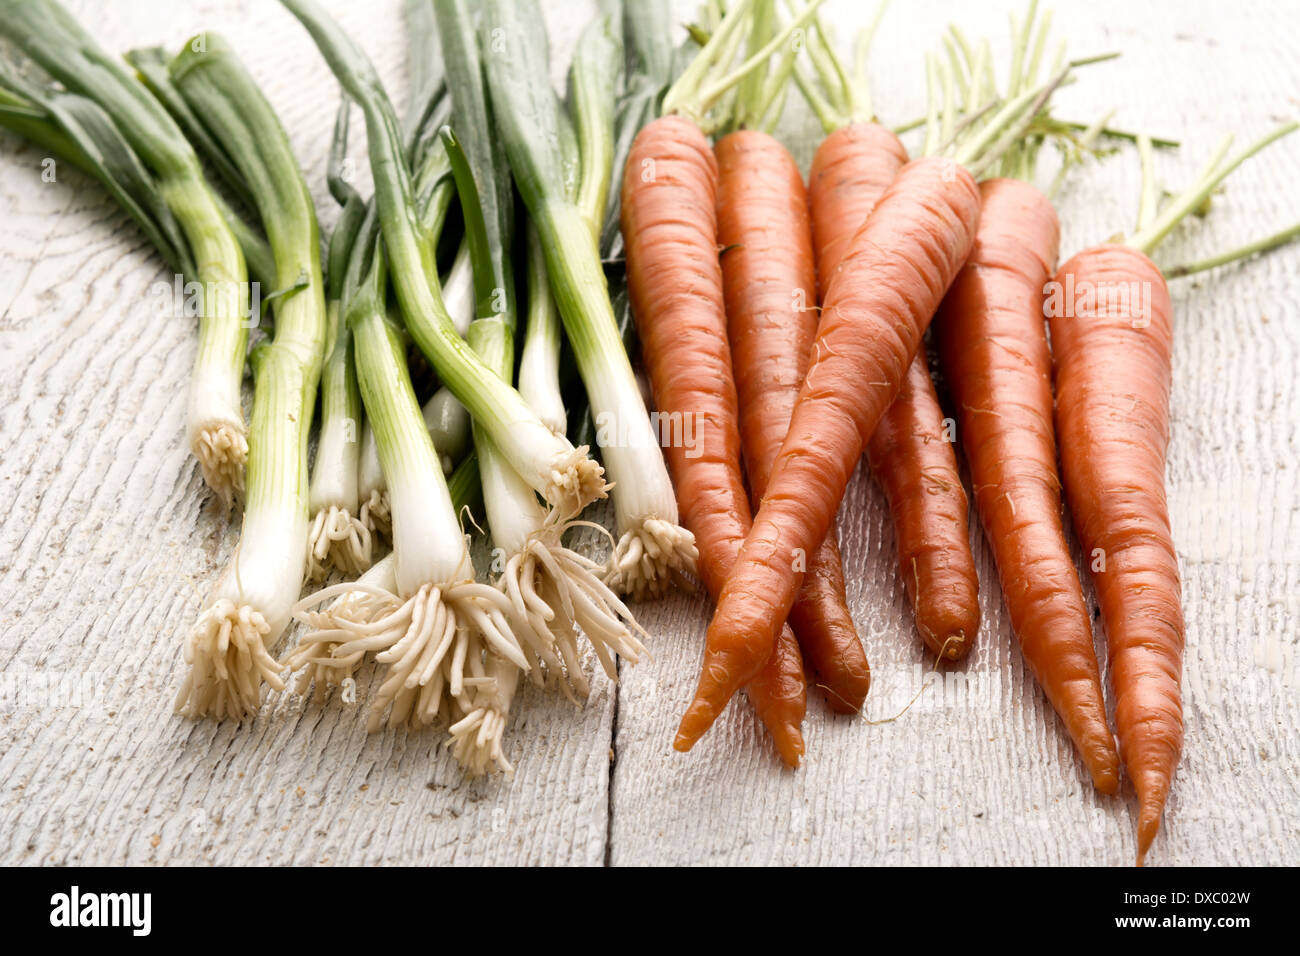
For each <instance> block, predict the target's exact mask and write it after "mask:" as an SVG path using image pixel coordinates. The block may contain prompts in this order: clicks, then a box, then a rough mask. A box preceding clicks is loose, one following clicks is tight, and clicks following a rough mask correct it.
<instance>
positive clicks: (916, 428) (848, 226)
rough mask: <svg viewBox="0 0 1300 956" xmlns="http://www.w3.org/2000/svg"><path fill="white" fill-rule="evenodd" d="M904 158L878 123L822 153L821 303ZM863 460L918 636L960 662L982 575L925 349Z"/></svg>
mask: <svg viewBox="0 0 1300 956" xmlns="http://www.w3.org/2000/svg"><path fill="white" fill-rule="evenodd" d="M906 162H907V151H906V150H905V149H904V148H903V145H902V143H900V142H899V141H898V137H897V136H895V135H894V134H893V133H892V132H890V131H889V130H888V129H885V128H884V127H883V126H879V125H877V124H874V123H855V124H851V125H849V126H845V127H843V128H841V129H839V130H836V131H835V132H834V133H832V134H831V135H830V136H828V137H826V139H825V140H823V141H822V145H821V146H820V147H818V149H817V152H816V154H815V155H814V157H813V164H812V170H811V172H810V174H809V180H810V182H811V184H812V188H811V190H810V196H809V198H810V202H811V208H812V222H813V235H814V236H815V237H816V241H817V272H818V276H819V277H820V280H821V281H820V288H821V289H822V292H823V297H824V293H825V291H826V288H827V287H828V286H829V285H830V279H831V276H833V275H834V274H835V271H836V270H837V269H838V268H839V264H840V260H841V259H842V258H843V256H844V253H845V252H846V251H847V250H848V248H849V244H850V242H851V241H852V239H853V236H854V234H855V233H856V232H857V230H858V228H859V227H860V226H861V225H862V223H863V222H864V221H865V220H866V218H867V216H868V215H869V214H870V213H871V209H872V207H873V206H875V204H876V202H877V200H879V199H880V196H881V195H882V194H883V193H884V191H885V190H886V189H887V188H888V187H889V184H890V183H891V182H893V180H894V177H895V176H897V175H898V171H899V170H900V169H902V167H903V165H904V164H905V163H906ZM867 463H868V464H869V465H870V466H871V470H872V472H873V473H874V474H875V476H876V480H877V481H878V482H879V483H880V485H881V487H882V488H883V489H884V492H885V497H886V499H887V500H888V502H889V512H890V514H891V515H892V517H893V522H894V537H895V539H896V540H897V542H898V565H899V572H900V575H901V577H902V580H903V585H904V587H905V588H906V590H907V597H908V603H910V604H911V606H912V611H913V617H914V618H915V620H916V628H917V631H918V633H919V634H920V635H921V639H922V640H923V641H924V642H925V644H926V646H927V647H928V648H929V649H930V650H931V651H932V652H933V653H935V654H940V655H942V656H943V657H944V658H945V659H947V660H959V659H960V658H962V657H965V656H966V654H967V653H968V652H969V651H970V648H971V647H972V646H973V644H974V642H975V636H976V635H977V634H978V633H979V626H980V606H979V577H978V575H977V574H976V572H975V557H974V555H973V554H972V553H971V548H970V537H969V533H968V530H967V525H968V511H969V505H968V502H967V500H966V491H965V489H964V488H963V487H962V483H961V474H960V473H959V472H958V470H957V457H956V455H955V454H954V452H953V448H952V444H951V442H949V441H947V440H946V437H945V435H944V427H943V412H942V410H941V409H940V406H939V397H938V395H936V394H935V391H934V382H933V381H931V379H930V369H929V365H928V362H927V361H926V355H925V350H924V349H923V348H922V349H920V350H919V351H918V353H917V356H916V358H914V359H913V360H912V365H911V366H910V367H909V368H908V372H907V376H906V377H905V378H904V379H903V386H902V388H901V390H900V391H899V393H898V397H897V398H896V399H895V400H894V403H893V404H892V405H890V406H889V410H888V411H887V412H885V415H884V417H883V418H882V419H881V421H880V424H879V425H878V426H877V427H876V430H875V431H874V432H873V433H872V435H871V440H870V441H869V442H868V443H867Z"/></svg>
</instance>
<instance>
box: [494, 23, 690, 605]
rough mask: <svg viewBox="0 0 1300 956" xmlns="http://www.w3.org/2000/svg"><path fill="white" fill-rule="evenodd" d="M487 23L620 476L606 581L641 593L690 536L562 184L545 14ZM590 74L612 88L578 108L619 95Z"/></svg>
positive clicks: (511, 131)
mask: <svg viewBox="0 0 1300 956" xmlns="http://www.w3.org/2000/svg"><path fill="white" fill-rule="evenodd" d="M483 31H484V35H485V36H488V37H491V41H490V42H493V43H496V44H497V45H498V50H499V52H497V53H495V54H494V55H493V56H490V57H488V58H487V74H488V84H489V87H490V89H491V91H492V100H493V103H494V105H495V110H496V113H495V115H496V121H497V127H498V129H499V131H500V133H501V136H502V139H503V140H504V142H505V146H506V153H507V155H508V156H509V157H510V165H511V168H512V169H513V170H514V173H515V179H516V181H517V183H518V184H519V191H520V193H521V194H522V195H523V199H524V203H525V205H526V206H527V207H528V212H529V215H530V216H531V218H532V221H533V222H534V223H535V224H536V226H537V231H538V233H539V234H540V236H541V240H542V247H543V250H544V252H545V254H546V265H547V273H548V275H549V276H550V281H551V290H552V292H553V293H554V295H555V299H556V302H557V304H558V305H559V310H560V316H561V318H562V319H563V320H564V328H565V331H566V332H567V334H568V338H569V342H570V344H571V345H572V346H573V352H574V357H575V359H576V360H577V365H578V370H579V373H580V375H581V376H582V381H583V384H584V385H585V386H586V389H587V394H588V396H589V398H590V400H591V408H592V411H593V413H594V417H595V420H596V424H597V427H598V437H600V438H603V439H604V440H603V441H600V446H601V455H602V457H603V459H604V462H605V466H606V468H608V469H609V474H610V477H611V478H612V479H613V487H614V512H615V516H616V519H617V523H618V541H617V544H616V546H615V549H614V553H613V556H612V557H611V571H610V580H611V581H612V582H613V583H614V584H615V585H616V586H617V587H618V588H619V589H620V590H622V591H625V592H627V593H631V594H635V595H638V596H640V595H642V594H645V593H652V594H653V593H659V592H661V591H662V590H664V589H665V588H666V587H667V586H668V585H669V584H671V582H672V581H673V579H674V578H675V577H676V576H677V574H678V573H679V572H682V571H691V570H693V569H694V565H695V558H696V550H695V540H694V537H693V536H692V535H691V534H690V532H688V531H686V530H685V529H684V528H681V527H679V526H678V523H677V522H678V517H677V501H676V499H675V497H674V495H673V488H672V484H671V482H670V481H669V479H668V470H667V468H666V466H665V464H664V459H663V454H662V452H661V451H660V449H659V442H658V439H657V437H656V435H655V433H654V429H653V428H652V426H651V422H650V416H649V414H648V413H647V411H646V407H645V401H644V400H643V399H642V396H641V390H640V387H639V386H638V385H637V381H636V376H635V374H634V373H633V371H632V363H631V362H630V361H629V359H628V356H627V352H626V351H625V349H624V347H623V341H622V338H621V337H620V335H619V332H618V327H617V323H616V320H615V318H614V312H613V308H612V306H611V304H610V300H609V292H608V288H607V286H606V283H605V275H604V271H603V269H602V267H601V261H600V252H599V250H598V248H597V245H596V241H597V240H596V236H595V234H594V232H593V225H592V223H593V217H592V216H590V215H589V214H588V213H587V212H586V211H584V210H583V209H582V208H581V207H579V206H578V205H577V204H576V203H575V202H574V200H573V199H571V198H570V196H569V194H568V192H567V190H566V187H565V182H564V157H563V153H562V149H561V148H560V147H559V144H560V142H561V138H560V130H561V128H562V125H563V122H564V121H563V120H562V119H561V117H560V104H559V101H558V98H557V97H556V95H555V93H554V91H553V90H552V88H551V85H550V79H549V76H550V71H549V66H548V63H547V59H548V53H547V44H546V42H545V37H546V29H545V25H544V24H543V23H542V19H541V12H540V10H539V9H538V7H537V4H536V2H526V0H490V2H489V3H487V4H485V8H484V19H483ZM596 72H597V73H599V71H596ZM575 75H578V74H575ZM591 80H592V81H593V82H595V83H608V85H609V88H608V89H607V90H602V91H594V92H593V95H592V96H591V97H589V98H588V97H583V96H578V97H575V100H574V102H575V104H576V105H580V104H582V103H584V102H600V101H603V100H605V99H608V98H609V97H612V95H613V89H612V83H609V82H608V78H607V77H604V76H599V75H598V76H596V77H593V78H591ZM577 126H578V128H579V129H581V130H583V132H584V133H586V134H589V135H592V136H595V137H599V138H604V137H612V135H613V134H612V129H611V127H610V124H608V123H602V122H593V123H586V122H583V121H581V120H580V121H579V122H578V124H577ZM579 149H580V155H587V154H593V153H595V154H605V152H606V151H605V149H604V148H603V147H600V146H598V145H597V144H594V143H585V144H580V147H579ZM598 215H599V213H597V216H598ZM597 221H598V220H597Z"/></svg>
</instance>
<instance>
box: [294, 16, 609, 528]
mask: <svg viewBox="0 0 1300 956" xmlns="http://www.w3.org/2000/svg"><path fill="white" fill-rule="evenodd" d="M284 3H285V5H286V6H287V7H288V8H289V10H290V11H291V12H292V13H293V14H294V15H295V16H296V17H297V18H298V19H299V20H300V21H301V22H302V23H303V25H304V26H306V27H307V29H308V32H309V33H311V35H312V38H313V39H314V40H315V41H316V44H317V46H318V47H319V48H320V50H321V52H322V53H323V54H324V56H325V59H326V62H327V63H328V64H329V66H330V68H331V69H332V70H333V71H334V73H335V75H336V76H337V77H338V79H339V81H340V82H341V83H342V84H343V87H344V89H346V90H347V92H348V94H349V95H350V96H352V98H353V99H355V100H356V101H357V102H358V103H359V104H360V106H361V108H362V112H363V113H364V114H365V117H366V130H367V140H368V146H369V150H370V165H371V171H372V173H373V174H374V180H375V198H376V204H377V206H378V209H379V218H380V221H381V224H382V228H383V236H384V248H385V252H386V255H387V256H388V258H389V259H390V260H391V263H392V274H393V283H394V286H395V287H396V290H397V299H398V302H399V304H400V305H401V309H402V315H403V318H404V319H405V322H406V327H407V329H408V330H409V331H410V333H411V337H412V338H413V339H414V340H415V343H416V345H418V346H419V348H420V350H421V351H422V352H423V353H424V354H425V355H426V356H427V357H428V359H429V360H430V361H431V362H432V363H433V366H434V368H435V369H436V370H437V372H438V375H439V377H440V378H441V379H442V382H443V384H444V385H446V386H447V387H448V388H449V389H450V390H451V391H452V393H453V394H455V396H456V398H457V399H459V400H460V402H461V403H462V404H463V405H464V406H465V407H466V408H467V409H468V410H469V412H470V414H471V415H472V416H473V418H474V420H475V422H477V423H478V424H479V425H480V426H481V427H483V428H484V429H486V430H487V431H488V432H489V433H490V434H491V435H492V439H493V441H494V442H495V443H496V444H497V447H498V448H499V449H500V450H501V451H502V452H503V453H504V454H505V455H506V456H507V457H508V458H509V459H510V462H511V464H512V465H513V466H514V468H515V469H516V470H517V471H518V472H519V474H520V476H521V477H523V478H524V480H525V481H527V482H528V484H529V486H530V487H532V488H534V489H535V490H536V491H538V492H539V493H540V494H542V496H543V497H544V498H545V499H546V500H547V501H548V502H549V503H550V504H551V505H552V506H555V507H559V508H561V509H563V510H564V511H565V512H566V513H570V514H576V513H577V512H578V511H580V510H581V509H582V508H583V507H584V506H585V505H586V504H587V503H589V502H590V501H593V500H594V499H596V498H598V497H602V496H603V495H604V494H605V480H604V477H603V469H602V468H601V467H600V465H599V464H597V463H596V462H594V461H592V460H591V459H590V458H589V457H588V456H587V452H586V449H575V448H574V447H573V446H572V445H570V444H569V443H568V441H567V440H566V439H564V438H561V437H559V436H557V435H555V434H553V433H552V432H551V430H550V429H549V428H547V427H546V426H545V425H544V424H543V423H542V422H541V421H540V420H538V418H537V415H536V414H535V413H534V412H533V411H532V410H531V409H530V408H529V407H528V405H527V404H526V403H525V402H524V400H523V398H522V397H521V396H520V395H519V393H518V392H517V391H515V390H514V388H512V387H511V386H509V385H507V384H506V383H504V382H502V381H501V379H500V378H499V377H498V376H496V375H494V374H493V372H492V370H491V369H489V368H488V367H487V366H486V365H484V364H483V362H482V361H481V360H480V359H479V358H478V357H477V356H476V355H474V353H473V351H472V350H471V349H470V348H469V347H468V345H466V343H465V340H464V339H462V338H461V337H460V336H459V335H458V334H457V333H456V329H455V326H454V325H453V323H452V321H451V317H450V316H449V315H448V314H447V310H446V306H445V305H444V303H443V301H442V296H441V291H440V289H439V286H438V282H437V274H436V271H435V269H434V248H433V243H432V241H431V236H430V235H429V233H428V231H427V230H426V229H424V228H423V227H422V225H421V224H420V222H419V221H418V217H416V216H414V215H412V210H413V208H414V200H413V196H412V188H411V178H410V174H409V172H408V170H407V169H406V166H405V164H404V163H403V162H402V149H401V144H400V142H399V137H398V132H397V121H396V119H395V117H394V115H393V109H392V105H391V103H390V102H389V101H388V97H387V95H386V94H385V92H384V90H383V86H382V84H381V83H380V80H379V77H378V76H377V75H376V73H375V70H374V67H373V65H372V64H371V63H370V61H369V59H368V58H367V57H366V55H365V53H363V52H362V51H361V49H360V48H359V47H357V46H356V44H355V43H354V42H353V41H352V39H351V38H350V37H348V36H347V35H346V34H345V33H344V32H343V31H342V30H340V29H339V27H338V25H337V24H335V23H334V22H333V21H332V20H331V19H330V18H329V17H328V15H326V14H325V13H324V12H323V11H322V10H321V9H320V8H319V7H318V6H317V4H316V3H314V2H312V0H284ZM426 434H427V433H426ZM379 445H380V455H381V458H382V456H383V450H384V448H383V441H382V440H381V441H380V443H379ZM385 473H386V474H387V469H385ZM389 490H390V494H391V493H392V492H393V488H392V481H391V477H390V481H389ZM394 531H395V532H396V528H395V529H394Z"/></svg>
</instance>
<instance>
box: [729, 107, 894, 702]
mask: <svg viewBox="0 0 1300 956" xmlns="http://www.w3.org/2000/svg"><path fill="white" fill-rule="evenodd" d="M714 155H715V156H716V157H717V160H718V171H719V172H718V243H719V245H721V246H722V248H723V250H724V251H723V253H722V256H721V259H722V277H723V285H724V290H725V293H726V305H727V334H728V337H729V338H730V340H731V356H732V363H733V370H734V372H735V378H736V394H737V396H738V397H739V399H740V435H741V445H742V447H743V449H744V456H745V470H746V473H747V475H748V476H749V487H750V498H751V500H752V501H753V504H754V507H755V508H757V507H758V505H759V502H760V501H761V500H762V496H763V491H764V490H765V489H766V488H767V483H768V479H769V476H770V474H771V470H772V466H773V465H774V464H775V463H776V456H777V454H778V453H779V452H780V450H781V443H782V442H783V441H784V440H785V435H786V432H787V430H788V429H789V427H790V416H791V415H792V414H793V413H794V404H795V400H796V399H797V398H798V396H799V386H800V385H802V384H803V378H804V374H805V373H806V372H807V370H808V355H809V351H810V350H811V348H812V343H813V339H815V338H816V336H817V322H818V313H817V309H816V307H815V300H814V293H815V282H816V270H815V268H814V265H813V251H812V231H811V226H810V223H809V215H808V202H807V196H806V190H805V189H804V184H803V177H802V176H801V175H800V174H799V167H798V166H796V165H795V162H794V159H793V157H791V156H790V153H789V151H788V150H786V148H785V147H784V146H782V145H781V143H780V142H779V141H777V140H776V139H775V138H774V137H772V136H769V135H767V134H766V133H761V132H757V131H754V130H742V131H739V132H735V133H731V134H729V135H727V136H724V137H723V138H722V139H720V140H719V141H718V142H717V144H716V145H715V146H714ZM864 218H865V217H864ZM789 623H790V626H791V628H792V629H793V630H794V633H795V637H797V638H798V640H799V647H800V649H801V650H802V651H803V654H804V658H805V660H806V661H807V662H808V665H809V667H810V669H811V670H812V671H813V673H814V674H815V675H816V677H817V682H818V684H819V685H820V686H821V688H822V690H823V692H824V694H825V696H826V700H827V703H828V704H829V706H830V707H831V709H832V710H835V711H838V712H840V713H857V712H858V711H860V710H861V709H862V701H863V700H864V699H865V698H866V696H867V691H868V690H869V689H870V687H871V668H870V666H868V664H867V655H866V651H865V650H864V649H863V647H862V641H861V639H860V638H859V637H858V632H857V629H856V628H855V627H854V626H853V618H852V616H851V615H850V613H849V609H848V602H847V599H846V597H845V594H844V570H843V567H842V566H841V564H840V551H839V545H838V543H837V542H836V533H835V525H834V523H833V522H832V524H831V527H830V530H829V531H827V533H826V537H825V538H824V539H823V540H822V543H821V545H820V546H819V547H818V548H817V550H816V551H815V552H813V553H812V554H811V555H810V557H809V559H808V570H807V573H806V574H805V575H804V582H803V587H802V588H801V589H800V591H799V596H798V597H797V598H796V599H795V602H794V606H793V607H792V608H791V609H790V617H789Z"/></svg>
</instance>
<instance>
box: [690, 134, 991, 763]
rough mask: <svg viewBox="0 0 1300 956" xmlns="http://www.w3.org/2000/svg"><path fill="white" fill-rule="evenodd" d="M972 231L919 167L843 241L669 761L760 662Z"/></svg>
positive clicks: (973, 203)
mask: <svg viewBox="0 0 1300 956" xmlns="http://www.w3.org/2000/svg"><path fill="white" fill-rule="evenodd" d="M978 224H979V190H978V189H977V188H976V186H975V181H974V180H973V179H972V178H971V176H970V174H969V173H968V172H967V171H966V170H965V169H962V168H961V167H960V166H958V165H957V164H955V163H953V162H951V161H949V160H941V159H932V158H925V159H918V160H914V161H913V162H911V163H909V164H908V165H907V166H905V167H904V168H903V170H902V172H900V173H899V175H898V177H897V178H896V179H895V180H894V182H893V184H892V185H891V186H890V187H889V189H887V190H886V191H885V194H884V195H883V196H882V197H881V198H880V202H879V203H877V205H876V208H875V209H874V210H873V211H872V213H871V215H870V216H869V217H868V218H867V220H866V222H864V223H863V225H862V228H861V229H860V230H859V231H858V233H857V235H856V236H854V238H853V242H852V243H851V248H850V250H849V252H848V254H847V255H846V256H845V257H844V260H843V262H842V264H841V268H840V270H839V271H838V272H837V273H836V274H835V275H834V276H833V277H832V279H831V284H830V288H829V290H828V291H827V296H826V306H825V308H824V309H823V311H822V318H821V324H820V326H819V327H818V331H817V340H816V342H815V343H814V345H813V350H812V362H811V364H810V365H809V367H808V374H807V376H806V378H805V379H804V384H803V386H802V388H801V389H800V392H799V400H798V403H797V404H796V405H795V410H794V417H793V419H792V420H791V423H790V430H789V433H788V434H787V435H786V439H785V442H784V443H783V444H782V446H781V454H780V457H779V458H778V460H777V464H776V466H775V468H774V470H773V472H772V478H771V481H770V482H769V483H768V487H767V493H766V494H765V495H764V496H763V503H762V506H761V507H760V508H759V511H758V515H757V516H756V517H755V518H754V526H753V528H752V529H751V530H750V532H749V535H748V536H747V537H746V538H745V543H744V546H743V547H742V548H741V551H740V556H739V558H738V559H737V561H736V566H735V567H734V568H733V570H732V572H731V575H730V576H729V577H728V578H727V583H726V585H725V586H724V587H723V589H722V593H721V595H720V596H719V599H718V606H717V609H716V610H715V612H714V615H713V621H712V622H711V623H710V624H709V631H708V634H707V636H706V647H707V651H706V653H707V655H708V657H709V660H708V661H707V666H706V667H705V668H704V672H703V674H702V675H701V678H700V684H699V687H698V688H697V690H696V696H695V700H694V701H693V702H692V703H691V706H690V707H689V708H688V709H687V712H686V714H685V715H684V716H683V718H682V721H681V724H680V726H679V727H678V731H677V738H676V740H674V742H673V746H674V747H676V748H677V749H678V750H689V749H690V748H691V746H692V745H694V743H695V741H697V740H698V739H699V738H700V736H702V735H703V734H704V732H705V731H707V730H708V728H709V727H710V726H711V725H712V723H713V721H714V720H715V719H716V718H717V716H718V714H719V713H721V712H722V709H723V708H724V707H725V706H726V704H727V702H728V700H730V698H731V696H732V694H734V693H735V691H736V689H737V688H739V687H740V686H741V685H742V684H743V683H744V680H743V676H744V675H746V674H752V673H754V672H756V671H757V670H758V668H759V667H761V666H762V664H763V662H764V661H765V660H766V659H767V657H768V656H769V655H770V654H771V650H772V647H773V645H774V644H775V642H776V638H777V635H778V634H779V633H780V631H781V628H782V627H783V625H784V622H785V619H786V617H787V615H789V613H790V607H791V605H792V604H793V603H794V599H795V595H796V593H797V592H798V589H799V586H800V584H801V583H802V578H803V574H802V573H801V572H800V571H799V570H797V568H796V566H795V557H796V555H806V554H809V553H811V552H812V551H813V550H814V549H815V548H816V547H817V546H818V545H819V544H820V543H821V541H822V539H823V538H824V537H825V536H826V531H827V529H828V528H829V527H830V524H831V520H832V519H833V518H834V516H835V513H836V511H837V510H838V509H839V505H840V500H841V499H842V498H843V496H844V489H845V488H846V487H847V486H848V483H849V479H850V477H852V475H853V471H854V469H855V468H856V466H857V463H858V459H859V458H860V457H861V455H862V450H863V447H864V446H865V445H866V442H867V440H868V439H869V438H870V437H871V433H872V432H874V431H875V429H876V426H877V425H878V424H879V423H880V419H881V417H882V416H883V415H884V413H885V410H886V409H887V408H888V407H889V405H890V403H891V402H893V400H894V398H895V396H896V395H897V394H898V390H899V388H900V387H901V385H902V381H903V376H904V374H905V373H906V371H907V366H908V365H910V364H911V362H912V359H913V358H914V357H915V355H916V352H917V350H918V348H919V346H920V344H921V337H922V336H923V335H924V334H925V329H926V326H928V325H929V323H930V319H931V317H932V316H933V315H934V311H935V309H937V308H938V306H939V302H940V300H941V299H942V298H943V294H944V292H946V291H947V289H948V285H949V283H951V282H952V279H953V277H954V276H955V275H956V273H957V270H958V269H959V268H960V267H961V264H962V263H963V262H964V261H965V259H966V256H967V254H968V253H969V252H970V247H971V243H972V242H973V241H974V238H975V229H976V227H977V225H978ZM714 665H716V666H714ZM722 675H730V676H731V679H730V680H722V679H719V677H720V676H722Z"/></svg>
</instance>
